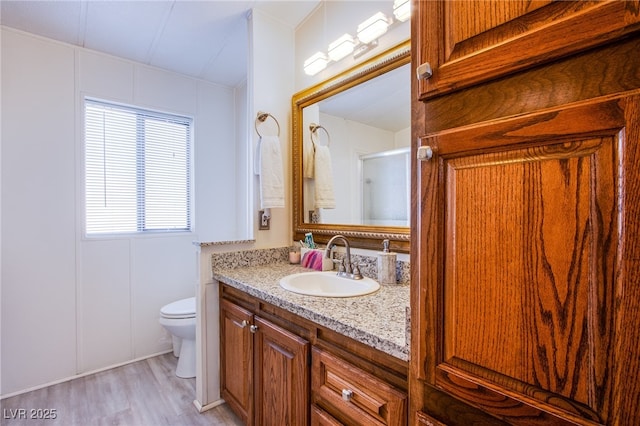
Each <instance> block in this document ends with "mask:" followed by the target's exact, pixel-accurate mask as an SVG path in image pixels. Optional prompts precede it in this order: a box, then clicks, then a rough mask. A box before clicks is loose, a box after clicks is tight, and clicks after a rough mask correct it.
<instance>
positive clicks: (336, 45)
mask: <svg viewBox="0 0 640 426" xmlns="http://www.w3.org/2000/svg"><path fill="white" fill-rule="evenodd" d="M355 45H356V42H355V40H354V39H353V37H352V36H351V34H343V35H342V36H341V37H340V38H338V39H337V40H336V41H334V42H333V43H331V44H329V58H331V60H332V61H334V62H338V61H339V60H340V59H342V58H344V57H346V56H347V55H350V54H351V53H352V52H353V48H354V47H355Z"/></svg>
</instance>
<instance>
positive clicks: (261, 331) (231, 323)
mask: <svg viewBox="0 0 640 426" xmlns="http://www.w3.org/2000/svg"><path fill="white" fill-rule="evenodd" d="M220 315H221V327H220V341H221V345H220V346H221V372H222V374H221V388H222V389H221V390H222V392H221V393H222V397H223V398H224V399H225V401H227V402H228V403H229V405H230V406H231V407H232V409H233V410H234V411H235V412H236V413H237V414H238V416H240V418H241V419H242V420H243V421H244V422H245V424H247V425H253V424H255V425H265V426H266V425H274V426H279V425H287V424H290V425H306V424H308V422H307V418H308V414H307V407H308V404H309V390H308V389H309V379H308V377H309V373H308V370H307V364H308V359H309V342H307V341H306V340H304V339H302V338H300V337H298V336H296V335H294V334H292V333H289V332H288V331H286V330H284V329H282V328H280V327H277V326H275V325H274V324H272V323H270V322H269V321H267V320H265V319H262V318H260V317H257V316H254V315H253V314H252V313H251V312H249V311H247V310H245V309H243V308H241V307H240V306H237V305H234V304H233V303H231V302H229V301H227V300H222V301H221V303H220Z"/></svg>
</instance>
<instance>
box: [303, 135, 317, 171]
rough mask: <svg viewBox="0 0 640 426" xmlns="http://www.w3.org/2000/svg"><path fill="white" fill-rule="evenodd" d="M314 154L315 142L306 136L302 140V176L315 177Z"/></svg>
mask: <svg viewBox="0 0 640 426" xmlns="http://www.w3.org/2000/svg"><path fill="white" fill-rule="evenodd" d="M314 155H315V153H314V148H313V142H311V141H310V140H309V139H306V138H305V139H304V141H302V177H305V178H310V179H313V176H314V170H313V169H314V166H313V163H314V159H313V157H314Z"/></svg>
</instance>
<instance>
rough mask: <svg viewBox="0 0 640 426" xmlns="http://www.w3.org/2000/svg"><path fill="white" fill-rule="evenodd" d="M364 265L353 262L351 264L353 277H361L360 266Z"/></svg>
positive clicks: (357, 278)
mask: <svg viewBox="0 0 640 426" xmlns="http://www.w3.org/2000/svg"><path fill="white" fill-rule="evenodd" d="M361 266H365V264H364V263H353V264H351V271H352V273H353V279H355V280H360V279H362V273H361V272H360V267H361Z"/></svg>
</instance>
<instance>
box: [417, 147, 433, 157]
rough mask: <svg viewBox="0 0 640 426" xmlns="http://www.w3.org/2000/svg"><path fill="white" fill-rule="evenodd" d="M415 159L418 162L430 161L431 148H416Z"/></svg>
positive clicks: (431, 155)
mask: <svg viewBox="0 0 640 426" xmlns="http://www.w3.org/2000/svg"><path fill="white" fill-rule="evenodd" d="M417 157H418V160H420V161H427V160H431V157H433V148H431V147H430V146H429V145H427V146H421V147H418V155H417Z"/></svg>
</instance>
